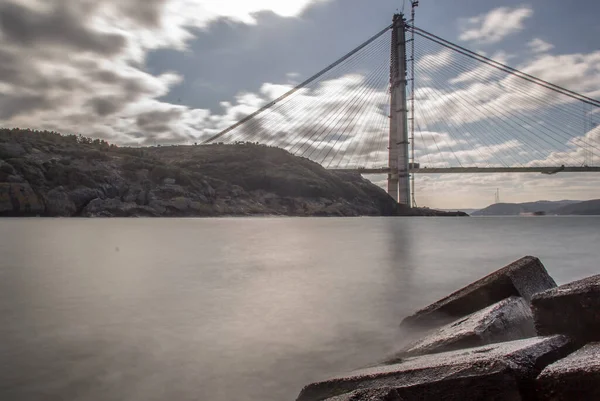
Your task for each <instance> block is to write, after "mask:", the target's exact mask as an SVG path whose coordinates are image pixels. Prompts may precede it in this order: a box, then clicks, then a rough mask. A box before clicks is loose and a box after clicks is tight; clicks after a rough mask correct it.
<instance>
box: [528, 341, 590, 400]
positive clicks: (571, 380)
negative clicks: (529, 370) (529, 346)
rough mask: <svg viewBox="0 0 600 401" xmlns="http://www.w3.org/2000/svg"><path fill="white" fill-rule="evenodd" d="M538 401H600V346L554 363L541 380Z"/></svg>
mask: <svg viewBox="0 0 600 401" xmlns="http://www.w3.org/2000/svg"><path fill="white" fill-rule="evenodd" d="M536 386H537V396H538V400H540V401H545V400H548V401H550V400H552V401H571V400H600V343H591V344H588V345H586V346H585V347H583V348H582V349H580V350H579V351H577V352H574V353H573V354H571V355H569V356H567V357H566V358H564V359H561V360H559V361H558V362H554V363H553V364H552V365H550V366H548V367H547V368H546V369H544V370H543V371H542V373H541V374H540V375H539V376H538V378H537V383H536Z"/></svg>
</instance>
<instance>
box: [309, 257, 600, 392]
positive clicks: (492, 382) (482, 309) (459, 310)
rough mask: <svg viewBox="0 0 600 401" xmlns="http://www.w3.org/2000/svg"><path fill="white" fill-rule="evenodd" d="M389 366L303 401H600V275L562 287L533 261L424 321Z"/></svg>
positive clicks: (429, 312)
mask: <svg viewBox="0 0 600 401" xmlns="http://www.w3.org/2000/svg"><path fill="white" fill-rule="evenodd" d="M401 329H402V332H403V333H406V335H407V336H408V337H409V338H411V339H412V341H407V342H406V345H405V346H403V347H402V348H401V349H399V350H398V351H396V352H395V353H394V354H393V355H392V356H391V357H389V358H388V359H387V360H386V361H384V362H381V363H380V364H378V365H376V366H373V367H369V368H365V369H359V370H356V371H353V372H350V373H348V374H344V375H340V376H336V377H333V378H329V379H327V380H323V381H320V382H317V383H312V384H309V385H308V386H306V387H305V388H304V389H303V390H302V391H301V393H300V395H299V397H298V401H313V400H314V401H316V400H336V401H360V400H373V401H395V400H439V399H444V400H567V399H568V400H584V399H585V400H594V399H600V343H598V342H593V341H600V275H598V276H594V277H590V278H587V279H584V280H579V281H576V282H573V283H570V284H566V285H564V286H560V287H557V286H556V283H555V282H554V280H553V279H552V277H550V275H549V274H548V272H547V271H546V269H545V268H544V266H543V264H542V263H541V262H540V260H539V259H538V258H535V257H532V256H526V257H524V258H521V259H519V260H517V261H515V262H513V263H511V264H510V265H508V266H505V267H504V268H502V269H500V270H498V271H496V272H494V273H492V274H490V275H488V276H486V277H484V278H482V279H480V280H478V281H476V282H474V283H472V284H470V285H468V286H466V287H464V288H462V289H461V290H459V291H456V292H455V293H453V294H451V295H449V296H448V297H446V298H443V299H441V300H440V301H437V302H435V303H433V304H432V305H430V306H428V307H426V308H424V309H421V310H420V311H417V312H416V313H414V314H413V315H411V316H409V317H407V318H405V319H404V320H403V321H402V323H401Z"/></svg>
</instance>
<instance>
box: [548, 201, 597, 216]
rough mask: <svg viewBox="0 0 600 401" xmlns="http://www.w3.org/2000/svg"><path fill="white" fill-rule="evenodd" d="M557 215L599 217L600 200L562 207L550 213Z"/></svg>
mask: <svg viewBox="0 0 600 401" xmlns="http://www.w3.org/2000/svg"><path fill="white" fill-rule="evenodd" d="M552 214H558V215H600V199H593V200H589V201H585V202H579V203H574V204H571V205H565V206H562V207H560V208H558V209H556V210H554V211H553V212H552Z"/></svg>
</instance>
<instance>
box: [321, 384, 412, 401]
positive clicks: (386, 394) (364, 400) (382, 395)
mask: <svg viewBox="0 0 600 401" xmlns="http://www.w3.org/2000/svg"><path fill="white" fill-rule="evenodd" d="M402 400H403V398H401V397H400V394H399V393H398V390H396V389H395V388H389V387H382V388H370V389H366V390H356V391H353V392H351V393H348V394H343V395H339V396H336V397H332V398H328V399H327V401H402Z"/></svg>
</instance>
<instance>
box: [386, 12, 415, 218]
mask: <svg viewBox="0 0 600 401" xmlns="http://www.w3.org/2000/svg"><path fill="white" fill-rule="evenodd" d="M391 51H392V54H391V65H390V135H389V146H388V149H389V156H388V167H389V169H390V172H389V173H388V185H387V191H388V194H390V196H391V197H392V198H394V199H395V200H396V201H397V202H398V203H402V204H404V205H407V206H409V207H410V206H411V203H412V202H411V199H410V172H409V148H408V145H409V140H408V108H407V102H406V83H407V79H406V72H407V70H406V20H405V19H404V15H403V14H395V15H394V19H393V26H392V49H391Z"/></svg>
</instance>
